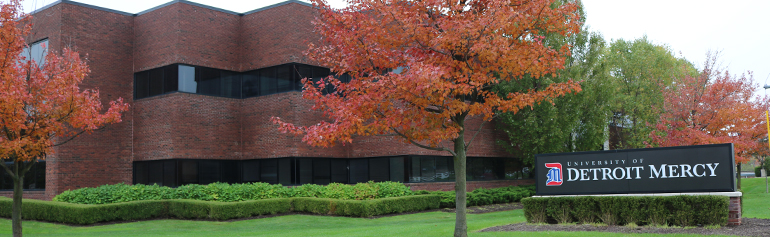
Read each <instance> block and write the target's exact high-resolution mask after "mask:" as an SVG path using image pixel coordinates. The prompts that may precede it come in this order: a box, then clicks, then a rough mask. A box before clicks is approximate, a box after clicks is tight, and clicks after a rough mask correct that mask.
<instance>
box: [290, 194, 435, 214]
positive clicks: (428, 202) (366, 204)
mask: <svg viewBox="0 0 770 237" xmlns="http://www.w3.org/2000/svg"><path fill="white" fill-rule="evenodd" d="M293 204H294V211H298V212H310V213H316V214H328V215H339V216H357V217H371V216H377V215H383V214H390V213H401V212H410V211H422V210H430V209H437V208H439V197H438V196H436V195H415V196H404V197H393V198H380V199H373V200H341V199H331V198H304V197H298V198H294V200H293Z"/></svg>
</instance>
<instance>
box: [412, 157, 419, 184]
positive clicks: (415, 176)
mask: <svg viewBox="0 0 770 237" xmlns="http://www.w3.org/2000/svg"><path fill="white" fill-rule="evenodd" d="M409 165H410V166H409V168H410V169H409V182H413V183H419V182H422V181H421V180H420V178H421V176H420V157H415V156H412V157H409Z"/></svg>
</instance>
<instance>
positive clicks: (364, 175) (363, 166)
mask: <svg viewBox="0 0 770 237" xmlns="http://www.w3.org/2000/svg"><path fill="white" fill-rule="evenodd" d="M367 181H369V160H367V159H352V160H350V183H365V182H367Z"/></svg>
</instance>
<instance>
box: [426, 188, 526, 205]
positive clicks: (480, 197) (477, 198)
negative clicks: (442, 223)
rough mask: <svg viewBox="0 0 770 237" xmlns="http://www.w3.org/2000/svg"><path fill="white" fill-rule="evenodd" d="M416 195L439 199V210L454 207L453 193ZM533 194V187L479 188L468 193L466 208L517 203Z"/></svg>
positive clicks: (438, 192) (440, 192) (432, 192)
mask: <svg viewBox="0 0 770 237" xmlns="http://www.w3.org/2000/svg"><path fill="white" fill-rule="evenodd" d="M416 193H418V194H433V195H438V196H439V197H441V208H451V207H455V191H425V190H420V191H417V192H416ZM534 194H535V185H522V186H508V187H501V188H490V189H486V188H479V189H476V190H473V191H471V192H468V194H467V199H468V202H467V203H466V206H468V207H470V206H482V205H489V204H499V203H511V202H518V201H520V200H521V199H522V198H525V197H529V196H532V195H534Z"/></svg>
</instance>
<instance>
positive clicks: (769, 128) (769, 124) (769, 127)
mask: <svg viewBox="0 0 770 237" xmlns="http://www.w3.org/2000/svg"><path fill="white" fill-rule="evenodd" d="M765 125H767V146H768V148H770V112H768V111H767V110H765ZM768 158H770V157H765V162H763V163H767V162H768V160H767V159H768ZM764 168H765V167H762V168H760V169H764ZM765 171H766V172H765V193H767V191H768V190H767V176H768V175H770V174H768V172H767V171H768V170H765ZM760 173H761V172H760Z"/></svg>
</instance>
